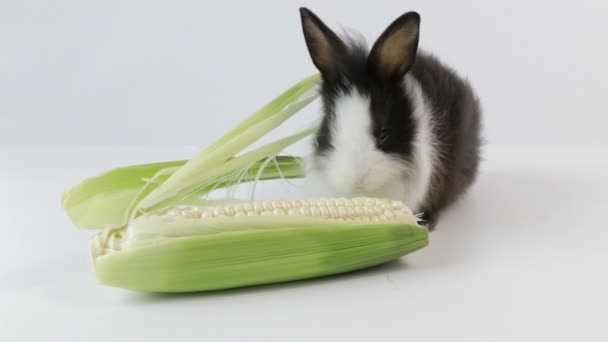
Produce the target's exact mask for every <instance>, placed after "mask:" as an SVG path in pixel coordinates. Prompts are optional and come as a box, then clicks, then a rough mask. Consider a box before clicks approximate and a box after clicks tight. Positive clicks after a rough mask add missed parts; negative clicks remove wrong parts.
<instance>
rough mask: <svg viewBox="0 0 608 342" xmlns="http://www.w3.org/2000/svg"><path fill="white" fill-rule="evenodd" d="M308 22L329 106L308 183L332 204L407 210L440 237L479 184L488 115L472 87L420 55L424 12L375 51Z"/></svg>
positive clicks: (315, 20)
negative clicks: (443, 224)
mask: <svg viewBox="0 0 608 342" xmlns="http://www.w3.org/2000/svg"><path fill="white" fill-rule="evenodd" d="M300 17H301V18H300V19H301V24H302V30H303V34H304V40H305V43H306V46H307V49H308V52H309V54H310V58H311V59H312V62H313V64H314V66H315V67H316V69H318V71H319V73H320V77H321V81H320V86H319V92H320V99H321V102H322V118H321V120H320V128H319V130H318V132H317V133H316V134H315V136H314V139H312V140H313V147H312V151H311V152H312V153H311V155H310V157H309V158H308V159H307V165H306V174H305V177H306V178H308V179H309V180H310V181H311V182H312V184H313V185H314V186H316V188H318V189H323V190H322V191H323V192H324V194H326V195H331V196H351V197H354V196H373V197H384V198H391V199H394V200H399V201H402V202H403V203H404V204H406V205H407V206H409V207H410V208H411V209H412V210H413V211H414V212H415V213H416V214H418V215H420V220H421V221H422V224H423V225H425V226H426V227H427V228H428V229H429V230H434V229H435V226H436V224H437V222H438V220H439V216H440V213H441V212H442V211H443V210H445V209H446V208H447V207H449V206H450V205H451V204H453V203H454V202H456V201H457V200H458V199H460V198H461V197H462V195H463V194H465V193H466V192H467V191H468V190H469V188H470V187H471V186H472V184H473V183H474V182H475V180H476V178H477V175H478V168H479V163H480V153H481V145H482V137H481V119H482V118H481V115H482V114H481V105H480V100H479V99H478V97H477V96H476V94H475V92H474V90H473V89H472V87H471V85H470V84H469V82H468V80H466V79H463V78H461V77H459V76H458V75H457V74H456V72H455V71H454V70H453V69H451V68H450V67H448V66H446V65H444V64H443V63H442V62H441V61H439V59H438V58H436V57H435V56H433V55H431V54H428V53H425V52H424V51H418V40H419V31H420V21H421V18H420V15H419V14H418V13H417V12H413V11H411V12H407V13H405V14H403V15H401V16H400V17H398V18H397V19H395V20H394V21H393V22H392V23H391V24H390V25H389V26H388V27H387V28H386V29H385V31H384V32H383V33H382V34H381V35H380V37H379V38H378V39H377V41H376V42H375V43H374V45H373V46H372V47H371V50H369V51H368V48H367V46H366V44H365V42H364V41H360V40H359V39H354V38H353V37H352V36H346V37H343V38H341V37H339V36H338V35H336V34H335V33H334V32H333V31H332V30H331V29H330V28H329V27H327V26H326V25H325V24H324V23H323V22H322V21H321V20H320V19H319V17H317V15H315V14H314V13H313V12H312V11H310V10H309V9H307V8H304V7H303V8H300Z"/></svg>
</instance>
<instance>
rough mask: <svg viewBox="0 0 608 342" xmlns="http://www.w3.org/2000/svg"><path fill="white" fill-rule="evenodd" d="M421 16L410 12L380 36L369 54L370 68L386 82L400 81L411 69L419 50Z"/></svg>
mask: <svg viewBox="0 0 608 342" xmlns="http://www.w3.org/2000/svg"><path fill="white" fill-rule="evenodd" d="M419 31H420V15H419V14H418V13H416V12H408V13H405V14H404V15H402V16H400V17H399V18H397V19H396V20H395V21H393V23H392V24H391V25H390V26H389V27H388V28H387V29H386V30H385V31H384V32H383V33H382V35H380V38H378V40H377V41H376V43H375V44H374V46H373V47H372V50H371V52H370V54H369V59H368V63H369V65H370V67H371V68H372V69H373V70H374V71H375V72H376V73H377V74H378V76H380V77H381V78H382V79H383V80H386V81H400V80H401V79H402V78H403V76H404V75H405V73H407V71H408V70H409V69H410V67H411V66H412V64H413V63H414V59H415V58H416V52H417V50H418V36H419Z"/></svg>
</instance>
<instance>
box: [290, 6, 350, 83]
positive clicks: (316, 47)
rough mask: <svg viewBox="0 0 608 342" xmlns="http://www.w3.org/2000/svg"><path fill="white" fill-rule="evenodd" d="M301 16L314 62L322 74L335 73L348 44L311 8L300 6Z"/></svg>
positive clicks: (305, 37)
mask: <svg viewBox="0 0 608 342" xmlns="http://www.w3.org/2000/svg"><path fill="white" fill-rule="evenodd" d="M300 17H301V19H302V30H303V31H304V39H305V40H306V45H307V47H308V52H309V53H310V57H311V58H312V62H313V63H314V65H315V66H316V67H317V69H319V71H320V72H321V74H325V75H331V74H333V73H335V72H336V71H337V70H336V69H337V64H336V63H337V62H338V61H339V58H340V55H341V54H342V53H344V52H345V51H346V50H347V48H346V45H345V44H344V42H343V41H342V40H341V39H340V38H339V37H338V36H337V35H336V34H335V33H334V32H333V31H332V30H330V29H329V28H328V27H327V26H326V25H325V24H324V23H323V22H322V21H321V19H319V18H318V17H317V16H316V15H315V14H314V13H313V12H311V11H310V10H309V9H307V8H304V7H302V8H300Z"/></svg>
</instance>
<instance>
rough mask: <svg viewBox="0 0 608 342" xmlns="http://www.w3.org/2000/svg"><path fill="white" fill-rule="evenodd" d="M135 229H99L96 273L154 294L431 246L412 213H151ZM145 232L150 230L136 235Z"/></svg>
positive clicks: (266, 279) (378, 260)
mask: <svg viewBox="0 0 608 342" xmlns="http://www.w3.org/2000/svg"><path fill="white" fill-rule="evenodd" d="M130 228H131V229H132V231H131V233H129V232H125V231H113V232H110V233H107V234H101V233H100V234H98V235H97V237H96V239H93V241H92V244H91V250H92V253H93V259H94V262H95V269H96V273H97V279H98V281H99V282H100V283H102V284H106V285H110V286H116V287H122V288H127V289H132V290H137V291H151V292H191V291H207V290H218V289H227V288H234V287H242V286H250V285H259V284H267V283H276V282H285V281H291V280H298V279H305V278H313V277H319V276H325V275H331V274H337V273H342V272H347V271H352V270H357V269H361V268H365V267H369V266H373V265H378V264H382V263H385V262H387V261H390V260H394V259H396V258H399V257H401V256H403V255H406V254H409V253H412V252H414V251H416V250H418V249H421V248H423V247H425V246H426V245H427V244H428V234H427V230H426V229H424V228H422V227H420V226H418V225H417V224H416V222H415V218H414V217H413V216H409V217H404V218H403V219H401V220H398V221H384V222H335V221H331V222H330V221H328V220H324V219H321V218H315V217H289V216H288V217H265V216H256V217H249V216H244V217H229V218H220V219H218V218H211V219H207V220H202V219H190V218H177V219H173V220H170V221H167V220H161V219H152V218H150V217H145V218H142V219H141V220H136V221H135V222H134V223H133V226H132V227H130ZM141 230H144V231H146V230H147V231H148V233H147V234H146V233H143V234H142V233H140V234H134V233H133V231H141ZM159 230H160V232H159Z"/></svg>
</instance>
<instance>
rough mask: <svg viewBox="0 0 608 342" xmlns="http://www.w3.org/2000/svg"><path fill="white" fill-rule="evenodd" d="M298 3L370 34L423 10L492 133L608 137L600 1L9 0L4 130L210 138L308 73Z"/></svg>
mask: <svg viewBox="0 0 608 342" xmlns="http://www.w3.org/2000/svg"><path fill="white" fill-rule="evenodd" d="M301 5H306V6H309V7H310V8H311V9H313V10H314V11H316V13H317V14H318V15H319V16H321V18H323V19H325V21H326V22H327V23H328V24H330V25H331V26H332V27H333V28H339V27H340V26H344V27H347V28H353V29H356V30H358V31H360V32H361V33H362V34H363V35H364V36H365V37H367V38H368V40H369V41H370V42H371V41H373V40H374V39H375V38H376V37H377V36H378V35H379V34H380V33H381V31H382V30H383V29H384V28H385V27H386V26H387V25H388V23H389V22H390V21H392V20H393V19H395V18H396V17H397V16H399V15H400V14H402V13H403V12H404V11H408V10H412V9H415V10H417V11H419V12H420V13H421V15H422V19H423V22H422V28H421V46H422V47H424V48H425V49H427V50H429V51H432V52H434V53H437V54H438V55H439V56H441V57H443V58H444V59H445V60H446V62H448V63H449V64H450V65H452V66H453V67H454V68H456V69H457V70H458V71H460V72H461V73H462V74H463V75H465V76H467V77H469V78H470V79H471V81H472V82H473V84H474V85H475V87H476V88H477V89H478V91H479V93H480V96H481V97H482V100H483V104H484V108H485V110H486V128H487V130H486V133H487V134H486V135H487V139H488V140H489V141H490V142H491V143H493V144H500V145H520V146H522V145H523V146H529V145H536V146H566V147H572V146H583V147H584V146H589V145H600V146H605V145H606V144H608V135H607V134H604V129H605V127H606V123H608V115H607V114H606V112H607V110H606V98H605V89H606V79H607V78H608V63H606V61H607V60H608V38H607V37H608V25H607V24H606V18H607V17H608V5H606V2H605V1H602V0H582V1H576V2H572V1H549V0H546V1H539V0H536V1H527V0H514V1H482V0H477V1H415V0H413V1H404V0H398V1H373V2H366V1H362V2H357V1H344V0H337V1H336V0H333V1H285V0H281V1H279V0H274V1H259V2H258V1H234V0H226V1H216V2H207V1H164V2H157V1H134V0H123V1H76V0H75V1H66V0H57V1H11V0H3V1H2V2H0V42H1V44H0V115H1V117H2V124H1V125H0V143H5V144H7V143H8V144H27V145H36V144H41V143H42V144H45V145H49V144H52V145H76V146H81V145H108V144H112V145H115V146H125V145H139V146H168V145H172V146H178V147H182V146H185V145H187V146H191V145H194V146H201V145H204V144H206V143H208V142H209V141H211V140H212V139H213V138H214V137H216V136H217V135H218V134H219V133H220V132H223V131H225V130H226V129H227V128H229V127H230V125H232V124H234V122H235V121H236V120H238V119H239V118H242V117H243V115H245V114H248V113H250V112H251V111H253V110H254V109H257V108H258V107H259V106H260V105H261V104H263V103H264V102H265V101H266V100H269V99H270V98H272V97H273V96H275V95H277V94H278V92H279V91H281V90H283V89H285V88H286V87H287V86H289V85H291V84H292V83H294V82H296V81H297V80H299V79H301V78H303V77H304V76H306V75H308V74H310V73H312V72H314V69H313V66H312V63H311V62H310V60H309V58H308V54H307V51H306V47H305V45H304V42H303V39H302V33H301V28H300V21H299V14H298V7H299V6H301ZM314 114H315V113H314V112H313V113H311V114H310V115H314Z"/></svg>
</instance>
